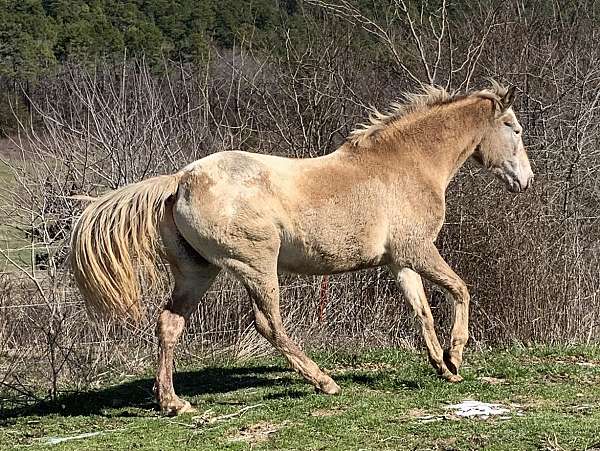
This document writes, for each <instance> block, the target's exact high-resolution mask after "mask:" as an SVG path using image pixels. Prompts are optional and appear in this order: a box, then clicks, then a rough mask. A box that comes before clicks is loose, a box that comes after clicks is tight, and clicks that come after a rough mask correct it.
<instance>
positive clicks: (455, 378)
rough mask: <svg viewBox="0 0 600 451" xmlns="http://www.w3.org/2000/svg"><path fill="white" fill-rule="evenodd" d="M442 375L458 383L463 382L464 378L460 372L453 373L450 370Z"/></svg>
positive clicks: (447, 379) (449, 380)
mask: <svg viewBox="0 0 600 451" xmlns="http://www.w3.org/2000/svg"><path fill="white" fill-rule="evenodd" d="M442 377H443V378H444V379H445V380H446V381H448V382H451V383H453V384H457V383H459V382H462V381H463V380H464V379H463V378H462V376H461V375H460V374H452V373H450V372H449V373H446V374H443V375H442Z"/></svg>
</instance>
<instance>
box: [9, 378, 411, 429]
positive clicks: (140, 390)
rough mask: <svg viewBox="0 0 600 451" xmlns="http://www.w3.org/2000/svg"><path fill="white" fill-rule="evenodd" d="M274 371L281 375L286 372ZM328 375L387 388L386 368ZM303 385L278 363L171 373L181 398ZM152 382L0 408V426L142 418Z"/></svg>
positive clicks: (297, 393)
mask: <svg viewBox="0 0 600 451" xmlns="http://www.w3.org/2000/svg"><path fill="white" fill-rule="evenodd" d="M277 373H286V375H281V374H277ZM334 378H335V380H336V381H337V382H338V383H340V385H342V390H343V389H344V385H346V386H347V385H352V384H356V385H361V386H365V387H370V388H373V389H377V388H380V387H385V388H386V389H389V388H390V386H389V384H390V379H389V374H387V372H386V371H382V372H379V373H376V374H361V373H353V372H348V373H345V374H340V375H336V376H334ZM303 383H304V382H303V381H302V379H301V377H300V376H298V375H296V374H295V373H294V372H293V371H292V370H291V369H289V368H284V367H280V366H250V367H235V368H227V367H211V368H204V369H202V370H198V371H184V372H178V373H175V374H174V385H175V390H176V392H177V394H178V395H179V396H181V397H182V398H184V399H185V398H187V399H190V398H192V397H194V396H199V395H209V394H222V393H229V392H234V391H236V390H240V389H244V388H257V389H260V388H267V387H275V388H280V390H279V391H278V392H275V393H266V394H265V395H264V398H265V399H282V398H301V397H303V396H306V395H307V394H309V393H311V390H310V388H309V389H308V390H305V391H303V390H298V389H295V388H293V387H292V386H293V385H294V384H303ZM153 385H154V379H153V378H145V379H136V380H134V381H131V382H125V383H123V384H119V385H113V386H110V387H107V388H104V389H101V390H89V391H81V392H73V393H64V394H62V395H61V396H60V397H59V399H58V400H57V401H40V402H37V403H34V404H29V405H27V406H25V407H18V408H10V409H0V425H2V424H6V423H10V420H11V419H16V418H18V417H23V416H30V415H37V416H46V415H62V416H77V415H104V416H111V417H139V416H148V412H147V410H155V411H157V410H158V409H157V405H156V403H155V401H154V395H153V393H152V386H153ZM393 385H394V386H403V387H404V388H408V389H411V390H417V389H420V388H422V387H421V385H420V384H419V383H417V382H416V381H412V380H402V381H399V380H395V381H394V382H393ZM307 387H309V386H308V385H307ZM139 409H142V410H144V411H140V410H139Z"/></svg>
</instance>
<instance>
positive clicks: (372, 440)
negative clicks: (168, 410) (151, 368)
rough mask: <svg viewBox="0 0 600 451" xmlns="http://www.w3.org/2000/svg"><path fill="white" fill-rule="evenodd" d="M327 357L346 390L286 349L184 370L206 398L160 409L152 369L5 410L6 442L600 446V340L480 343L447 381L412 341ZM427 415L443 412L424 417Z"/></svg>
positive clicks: (2, 441) (35, 445)
mask: <svg viewBox="0 0 600 451" xmlns="http://www.w3.org/2000/svg"><path fill="white" fill-rule="evenodd" d="M316 358H317V360H318V361H319V362H320V364H321V365H322V366H323V367H324V368H326V369H327V370H328V371H329V372H330V373H332V374H334V375H335V378H336V380H337V381H338V383H339V384H340V385H341V386H342V389H343V394H341V395H339V396H333V397H328V396H324V395H318V394H315V393H314V391H313V390H312V388H311V387H310V386H308V385H306V384H305V383H304V382H302V380H301V379H300V378H299V377H298V376H297V375H296V374H295V373H293V372H291V371H289V370H287V369H286V368H285V366H284V365H283V361H282V360H281V359H264V360H256V361H253V362H250V363H247V364H245V365H243V366H242V365H237V366H236V365H225V366H218V367H216V366H212V367H205V368H197V369H187V370H185V371H180V372H179V373H178V374H177V377H176V388H177V389H178V391H179V393H180V395H182V396H183V397H185V398H186V399H188V400H190V401H191V402H192V403H193V404H194V405H195V406H196V408H197V409H198V412H196V413H194V414H185V415H181V416H179V417H176V418H166V417H161V416H160V415H159V414H158V413H157V411H156V410H155V406H154V404H153V400H152V396H151V387H152V379H151V378H145V379H133V380H130V381H126V382H122V383H120V384H117V385H114V386H110V387H106V388H104V389H101V390H97V391H91V392H87V393H73V394H69V395H65V396H64V397H63V398H62V399H61V400H60V401H59V402H58V403H57V404H45V405H38V406H34V407H32V408H31V409H30V410H29V411H8V412H5V417H6V419H5V420H4V421H3V423H4V424H3V426H2V427H1V428H0V449H11V447H13V448H14V449H25V448H26V449H48V448H51V449H56V450H67V449H68V450H80V449H106V450H108V449H151V450H163V449H202V450H209V449H214V450H220V449H235V450H242V449H251V448H252V449H310V450H320V449H322V450H325V449H327V450H330V449H333V450H359V449H366V450H371V449H390V450H404V449H406V450H469V449H477V450H479V449H486V450H540V449H556V450H561V449H566V450H582V449H593V448H600V349H599V348H581V347H579V348H565V349H558V348H538V349H534V350H522V349H521V350H519V349H516V350H511V351H494V352H484V353H472V354H470V355H468V356H467V365H466V366H465V368H464V370H463V376H465V382H463V383H461V384H458V385H451V384H448V383H446V382H444V381H442V380H439V379H438V378H436V377H435V376H434V375H433V374H432V370H431V369H430V368H429V366H428V365H427V364H426V362H425V359H424V357H423V356H422V355H419V354H416V353H411V352H407V351H399V350H386V351H373V352H367V353H363V354H361V355H358V356H352V355H337V356H332V355H317V356H316ZM482 376H490V377H495V378H498V379H503V380H504V383H503V384H492V383H489V382H486V381H483V380H480V379H479V378H480V377H482ZM465 399H476V400H479V401H486V402H500V403H503V404H507V405H508V404H518V405H520V406H521V407H518V408H517V407H514V410H513V412H512V413H511V414H510V416H509V417H508V418H506V419H500V418H497V417H493V418H491V419H488V420H481V419H458V418H456V417H454V416H451V415H450V416H447V417H445V418H444V416H443V415H444V414H447V413H448V412H447V411H446V410H445V409H444V407H445V406H446V405H447V404H449V403H456V402H460V401H463V400H465ZM250 406H252V408H251V409H249V410H246V411H245V412H244V413H242V414H240V415H237V416H233V417H231V418H220V417H222V416H223V415H226V414H236V413H239V412H240V411H242V409H244V408H246V407H250ZM517 410H520V411H522V415H517ZM425 415H433V416H434V417H437V418H438V420H437V421H433V422H423V421H422V420H421V419H420V417H423V416H425ZM97 431H101V432H103V434H102V435H98V436H94V437H88V438H82V439H78V440H72V441H67V442H63V443H61V444H58V445H55V446H51V447H49V446H48V445H44V442H45V441H46V440H47V438H48V437H69V436H74V435H77V434H81V433H89V432H97Z"/></svg>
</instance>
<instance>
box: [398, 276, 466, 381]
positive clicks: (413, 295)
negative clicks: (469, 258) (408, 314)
mask: <svg viewBox="0 0 600 451" xmlns="http://www.w3.org/2000/svg"><path fill="white" fill-rule="evenodd" d="M390 269H391V271H392V273H393V274H394V277H395V279H396V282H397V283H398V285H399V286H400V288H401V289H402V293H403V294H404V297H405V298H406V300H407V301H408V303H409V304H410V306H411V307H412V309H413V310H414V312H415V314H416V315H417V316H418V318H419V320H420V322H421V331H422V333H423V338H424V340H425V344H426V346H427V352H428V354H429V361H430V362H431V364H432V365H433V367H434V368H435V370H436V371H437V373H438V374H439V375H440V376H441V377H443V378H444V379H446V380H448V381H450V382H460V381H461V380H462V378H461V377H460V376H459V375H457V374H453V373H452V372H451V371H450V370H449V369H448V367H447V366H446V363H445V362H444V352H443V350H442V347H441V346H440V342H439V340H438V337H437V334H436V332H435V325H434V323H433V316H432V315H431V309H430V307H429V303H428V302H427V297H426V296H425V290H424V289H423V281H422V280H421V276H419V275H418V274H417V273H416V272H414V271H412V270H411V269H408V268H401V267H398V266H395V265H391V266H390Z"/></svg>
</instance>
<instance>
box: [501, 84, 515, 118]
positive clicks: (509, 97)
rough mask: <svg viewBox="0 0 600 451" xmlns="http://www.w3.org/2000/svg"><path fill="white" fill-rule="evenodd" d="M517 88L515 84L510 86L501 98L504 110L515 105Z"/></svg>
mask: <svg viewBox="0 0 600 451" xmlns="http://www.w3.org/2000/svg"><path fill="white" fill-rule="evenodd" d="M515 89H516V88H515V87H514V86H511V87H510V88H508V91H506V94H504V96H503V97H502V99H501V100H500V104H501V111H502V112H504V111H506V110H508V109H509V108H510V107H511V106H512V105H513V102H514V101H515Z"/></svg>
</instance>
